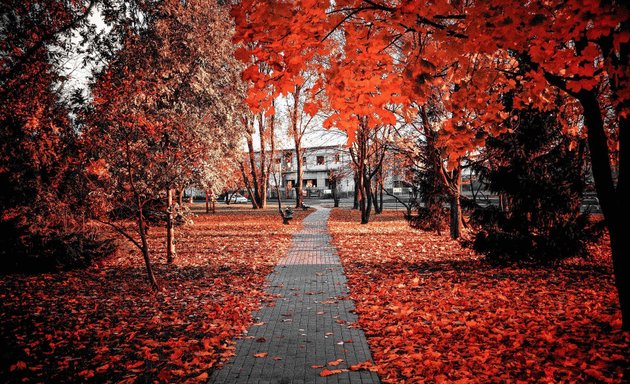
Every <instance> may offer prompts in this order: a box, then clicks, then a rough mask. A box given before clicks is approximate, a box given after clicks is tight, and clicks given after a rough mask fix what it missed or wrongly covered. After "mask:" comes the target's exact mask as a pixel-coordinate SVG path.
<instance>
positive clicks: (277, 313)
mask: <svg viewBox="0 0 630 384" xmlns="http://www.w3.org/2000/svg"><path fill="white" fill-rule="evenodd" d="M329 213H330V210H329V209H327V208H320V207H317V211H315V212H313V213H311V214H310V215H309V216H307V217H306V218H305V219H304V220H303V226H304V228H303V229H302V230H301V231H299V232H298V233H297V234H295V235H294V237H293V244H292V247H291V249H290V250H289V253H288V255H287V256H286V257H285V258H284V259H283V260H281V261H280V263H279V264H278V265H277V266H276V268H275V270H274V272H273V273H272V274H271V275H269V276H268V278H267V284H268V285H269V287H268V288H267V291H268V292H270V293H272V294H274V295H277V296H278V298H277V299H276V301H275V306H273V304H271V305H272V306H265V307H263V308H262V309H261V310H259V311H258V312H255V313H254V318H255V321H256V324H254V325H252V326H251V327H250V328H249V330H248V333H247V336H245V337H244V338H242V339H240V340H239V341H238V342H237V345H236V357H234V358H233V360H232V361H231V362H230V363H228V364H226V365H225V366H224V367H223V368H222V369H220V370H217V371H215V372H214V374H213V375H212V376H211V379H210V383H252V384H253V383H256V384H267V383H269V384H272V383H277V384H289V383H294V384H298V383H335V384H343V383H379V379H378V377H377V376H376V374H375V373H373V372H368V371H356V372H343V373H339V374H336V375H331V376H328V377H321V376H320V375H319V374H320V372H321V371H322V370H323V369H324V368H312V367H311V366H313V365H324V366H325V365H326V363H327V362H331V361H334V360H337V359H343V362H341V363H340V364H339V365H338V366H326V367H325V368H327V369H330V370H333V369H343V368H348V366H350V365H354V364H357V363H359V362H363V361H366V360H371V356H370V350H369V348H368V345H367V342H366V340H365V335H364V334H363V331H362V330H360V329H357V328H353V327H351V326H350V325H349V323H352V322H355V321H356V320H357V316H356V315H355V314H354V313H351V312H350V311H352V310H353V309H354V303H353V302H352V301H351V300H348V299H346V297H345V295H347V294H348V288H347V286H346V278H345V276H344V274H343V268H342V266H341V263H340V261H339V257H338V256H337V254H336V250H335V248H334V247H333V246H332V245H331V243H330V234H329V233H328V229H327V226H326V221H327V220H328V215H329ZM257 353H267V356H266V357H258V358H257V357H255V356H254V355H255V354H257Z"/></svg>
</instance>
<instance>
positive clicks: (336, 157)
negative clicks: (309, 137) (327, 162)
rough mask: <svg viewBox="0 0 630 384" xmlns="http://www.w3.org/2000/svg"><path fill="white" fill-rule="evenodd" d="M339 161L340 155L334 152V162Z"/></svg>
mask: <svg viewBox="0 0 630 384" xmlns="http://www.w3.org/2000/svg"><path fill="white" fill-rule="evenodd" d="M339 162H341V155H340V154H338V153H335V163H339Z"/></svg>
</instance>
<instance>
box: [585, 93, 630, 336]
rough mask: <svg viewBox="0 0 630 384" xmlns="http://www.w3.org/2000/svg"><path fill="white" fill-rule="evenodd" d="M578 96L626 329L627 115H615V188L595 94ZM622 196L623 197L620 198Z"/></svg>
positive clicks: (629, 266)
mask: <svg viewBox="0 0 630 384" xmlns="http://www.w3.org/2000/svg"><path fill="white" fill-rule="evenodd" d="M578 100H579V101H580V103H581V104H582V107H583V109H584V125H585V126H586V127H587V139H588V146H589V150H590V151H589V152H590V155H591V167H592V170H593V179H594V180H595V190H596V191H597V197H598V199H599V204H600V207H601V209H602V213H603V214H604V218H605V220H606V226H607V227H608V232H609V234H610V249H611V251H612V262H613V271H614V274H615V285H616V287H617V292H618V295H619V306H620V307H621V317H622V321H623V325H622V327H623V329H624V330H630V281H629V279H630V256H629V255H628V251H629V249H628V248H629V247H628V241H626V239H624V236H625V235H626V234H625V233H624V232H625V228H624V225H625V223H624V220H625V219H627V217H628V216H627V215H628V214H629V212H628V202H627V196H628V192H629V191H628V190H627V188H628V187H627V181H626V172H627V170H626V168H627V167H628V161H629V160H628V154H627V153H626V151H627V140H628V129H630V124H629V122H628V119H627V118H620V119H619V176H618V179H617V189H616V190H615V186H614V182H613V178H612V168H611V165H610V153H609V150H608V140H607V137H606V132H605V130H604V122H603V119H602V115H601V110H600V107H599V102H598V100H597V96H596V95H595V93H594V92H593V91H584V90H583V91H581V92H580V93H579V94H578ZM624 197H625V198H624Z"/></svg>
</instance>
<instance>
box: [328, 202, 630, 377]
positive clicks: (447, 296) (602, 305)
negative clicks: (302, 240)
mask: <svg viewBox="0 0 630 384" xmlns="http://www.w3.org/2000/svg"><path fill="white" fill-rule="evenodd" d="M357 215H358V212H349V211H342V210H335V211H333V214H332V216H331V220H330V222H329V227H330V229H331V232H332V235H333V240H334V243H335V245H336V246H337V248H338V250H339V254H340V257H341V259H342V262H343V264H344V268H345V270H346V274H347V276H348V280H349V286H350V292H351V298H352V299H353V300H355V303H356V310H357V313H358V314H359V324H360V325H361V327H362V328H363V329H364V330H365V332H366V335H367V337H368V343H369V344H370V349H371V351H372V354H373V358H374V361H375V367H374V368H377V369H378V372H379V376H380V377H381V379H382V380H383V382H385V383H418V382H424V381H425V380H426V381H429V380H430V381H435V382H484V383H487V382H519V381H520V382H532V381H537V382H559V381H567V382H573V381H577V382H593V381H597V382H610V383H620V382H623V380H624V379H623V377H624V376H623V375H624V374H626V373H627V372H628V369H630V366H629V365H628V361H630V360H629V359H628V352H627V351H628V347H629V346H630V340H629V339H628V336H627V335H624V334H623V333H622V332H620V327H621V320H620V315H619V310H618V304H617V300H616V295H615V288H614V285H613V279H612V273H611V270H610V267H608V265H609V263H610V261H609V260H608V258H609V252H610V251H609V249H607V248H606V247H603V249H602V248H599V247H600V246H597V247H594V248H593V250H592V252H593V254H592V258H593V259H592V260H591V261H588V262H586V261H580V262H578V261H576V260H569V261H566V262H564V263H563V264H561V265H559V266H557V267H542V266H539V267H518V266H507V267H499V266H492V265H489V264H487V263H485V262H483V261H482V260H481V259H480V258H479V256H477V255H475V254H474V253H472V251H470V250H467V249H464V248H462V247H461V246H460V245H459V243H457V242H454V241H449V240H448V239H447V238H446V237H440V236H437V235H435V234H433V233H428V232H421V231H416V230H413V229H410V228H409V227H408V225H407V223H406V222H405V221H404V220H403V219H402V212H391V211H390V212H387V211H386V212H385V213H383V214H381V215H379V216H377V218H376V219H375V222H373V223H371V224H370V225H369V226H365V225H363V226H362V225H360V224H357V221H358V220H357V217H356V216H357ZM359 366H361V365H359ZM355 368H358V367H357V366H355ZM366 368H368V369H369V367H367V366H366ZM350 369H351V370H352V369H353V367H350Z"/></svg>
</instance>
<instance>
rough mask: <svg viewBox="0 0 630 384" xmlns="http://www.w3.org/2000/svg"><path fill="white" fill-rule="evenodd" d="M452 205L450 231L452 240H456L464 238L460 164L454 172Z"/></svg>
mask: <svg viewBox="0 0 630 384" xmlns="http://www.w3.org/2000/svg"><path fill="white" fill-rule="evenodd" d="M451 182H452V185H451V186H450V187H451V188H450V189H451V196H450V205H451V207H450V208H451V217H450V229H451V239H453V240H456V239H459V238H460V237H461V236H462V227H463V224H462V204H461V194H462V166H461V164H460V163H458V165H457V168H455V169H454V170H453V179H452V181H451Z"/></svg>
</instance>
